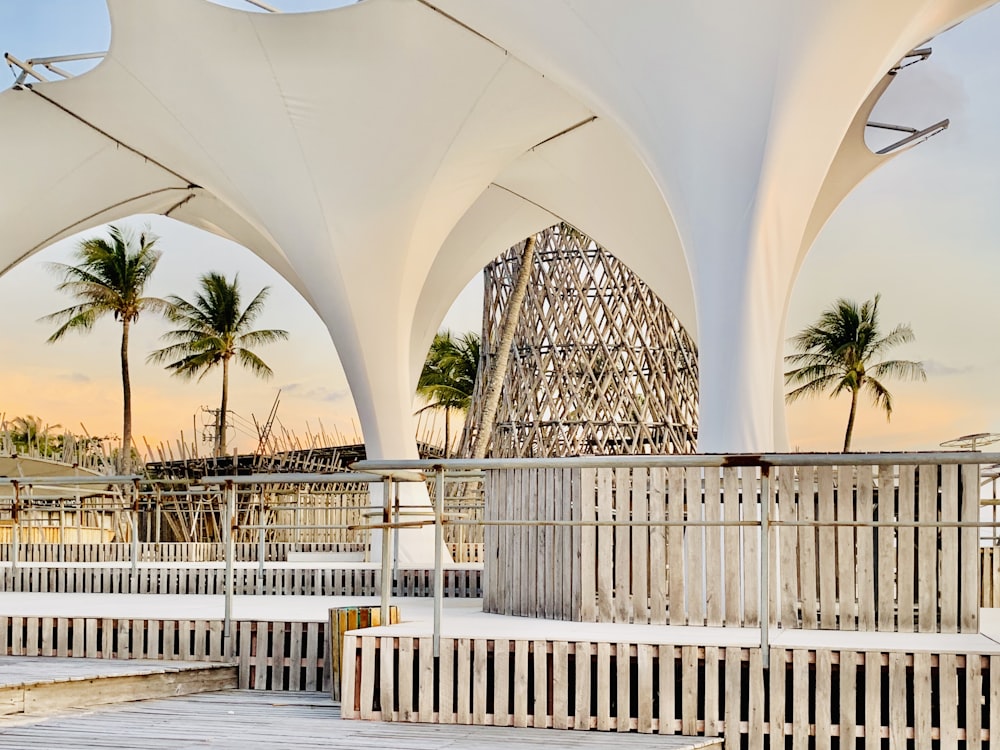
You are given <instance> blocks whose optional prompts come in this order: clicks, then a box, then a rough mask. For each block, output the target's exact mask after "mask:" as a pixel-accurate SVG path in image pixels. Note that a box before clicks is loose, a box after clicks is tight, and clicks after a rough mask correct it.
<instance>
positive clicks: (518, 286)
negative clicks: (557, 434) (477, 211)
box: [472, 225, 565, 458]
mask: <svg viewBox="0 0 1000 750" xmlns="http://www.w3.org/2000/svg"><path fill="white" fill-rule="evenodd" d="M563 226H565V225H563ZM537 241H538V240H537V236H536V235H531V236H530V237H528V238H527V239H526V240H525V241H524V251H523V252H522V253H521V265H520V267H519V268H518V272H517V277H516V279H515V280H514V288H513V289H512V290H511V293H510V297H509V298H508V300H507V308H506V309H505V310H504V315H503V321H502V323H501V326H500V342H499V343H498V344H497V352H496V356H495V357H494V360H493V365H492V368H491V369H490V371H489V373H488V374H487V377H488V380H487V381H486V387H485V388H484V389H483V411H482V415H481V417H480V419H479V425H478V430H477V432H476V439H475V441H473V443H472V458H483V457H485V456H486V450H487V448H488V447H489V444H490V438H491V437H493V426H494V425H495V424H496V419H497V408H498V407H499V406H500V391H501V389H502V388H503V381H504V378H506V377H507V365H508V363H509V362H510V350H511V347H512V346H513V344H514V333H515V332H516V331H517V324H518V322H519V321H520V319H521V308H522V307H523V306H524V295H525V294H526V293H527V291H528V281H529V280H530V279H531V269H532V268H533V267H534V264H535V244H536V242H537Z"/></svg>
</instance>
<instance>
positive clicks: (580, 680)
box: [573, 642, 591, 730]
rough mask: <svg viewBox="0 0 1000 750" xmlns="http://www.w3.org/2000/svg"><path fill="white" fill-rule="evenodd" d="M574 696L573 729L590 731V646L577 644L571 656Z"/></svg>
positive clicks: (583, 643)
mask: <svg viewBox="0 0 1000 750" xmlns="http://www.w3.org/2000/svg"><path fill="white" fill-rule="evenodd" d="M573 660H574V665H575V669H574V673H575V675H576V696H575V698H574V700H573V728H574V729H582V730H589V729H590V716H591V714H590V695H591V688H590V683H591V663H590V662H591V659H590V644H589V643H586V642H581V643H577V644H576V646H575V651H574V655H573Z"/></svg>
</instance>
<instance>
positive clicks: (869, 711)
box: [865, 485, 884, 750]
mask: <svg viewBox="0 0 1000 750" xmlns="http://www.w3.org/2000/svg"><path fill="white" fill-rule="evenodd" d="M882 486H884V485H882ZM880 489H881V487H880ZM865 695H866V696H867V695H882V654H880V653H878V652H877V651H867V652H865ZM881 749H882V701H880V700H877V701H876V700H866V701H865V750H881Z"/></svg>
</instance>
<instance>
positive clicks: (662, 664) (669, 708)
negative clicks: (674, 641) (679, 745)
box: [658, 644, 677, 734]
mask: <svg viewBox="0 0 1000 750" xmlns="http://www.w3.org/2000/svg"><path fill="white" fill-rule="evenodd" d="M659 668H660V674H659V678H660V679H659V687H660V694H659V705H658V708H659V716H658V718H659V725H660V726H659V729H660V734H674V733H675V732H676V731H677V709H676V705H677V671H676V668H675V666H674V647H673V646H670V645H668V644H660V646H659Z"/></svg>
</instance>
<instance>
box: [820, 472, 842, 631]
mask: <svg viewBox="0 0 1000 750" xmlns="http://www.w3.org/2000/svg"><path fill="white" fill-rule="evenodd" d="M833 476H834V470H833V467H832V466H820V467H818V468H817V469H816V483H817V485H818V488H819V512H818V518H819V522H820V526H819V530H818V534H817V536H818V537H819V551H818V554H817V555H816V561H817V562H816V564H817V566H818V568H819V620H820V627H821V628H824V629H829V630H834V629H836V628H837V567H836V564H835V562H834V561H835V560H836V559H837V533H836V530H835V527H834V526H832V525H831V523H832V522H833V521H835V520H836V512H835V505H834V488H833Z"/></svg>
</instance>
